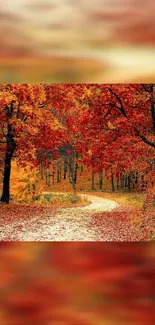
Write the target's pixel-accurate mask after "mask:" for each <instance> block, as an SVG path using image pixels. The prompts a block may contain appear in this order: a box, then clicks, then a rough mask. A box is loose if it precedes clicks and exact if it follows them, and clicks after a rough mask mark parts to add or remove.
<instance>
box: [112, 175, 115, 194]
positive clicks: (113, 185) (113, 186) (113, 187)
mask: <svg viewBox="0 0 155 325" xmlns="http://www.w3.org/2000/svg"><path fill="white" fill-rule="evenodd" d="M111 186H112V192H115V184H114V176H113V175H112V178H111Z"/></svg>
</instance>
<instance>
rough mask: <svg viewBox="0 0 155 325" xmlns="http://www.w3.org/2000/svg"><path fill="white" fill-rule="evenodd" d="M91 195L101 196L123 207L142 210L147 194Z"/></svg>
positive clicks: (100, 193)
mask: <svg viewBox="0 0 155 325" xmlns="http://www.w3.org/2000/svg"><path fill="white" fill-rule="evenodd" d="M90 194H92V195H96V196H100V197H103V198H106V199H109V200H114V201H116V202H117V203H119V204H121V205H122V206H128V207H133V208H142V207H143V204H144V201H145V198H146V194H145V193H137V192H136V193H105V192H91V193H90Z"/></svg>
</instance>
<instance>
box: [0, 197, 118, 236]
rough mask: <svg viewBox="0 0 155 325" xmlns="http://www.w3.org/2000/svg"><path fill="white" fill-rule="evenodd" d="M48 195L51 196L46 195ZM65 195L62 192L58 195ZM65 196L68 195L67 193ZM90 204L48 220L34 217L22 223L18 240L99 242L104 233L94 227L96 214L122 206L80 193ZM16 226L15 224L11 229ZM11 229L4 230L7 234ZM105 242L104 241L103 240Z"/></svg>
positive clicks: (62, 212)
mask: <svg viewBox="0 0 155 325" xmlns="http://www.w3.org/2000/svg"><path fill="white" fill-rule="evenodd" d="M44 194H47V192H45V193H44ZM57 194H61V193H57ZM63 194H64V193H63ZM80 195H81V196H82V197H85V198H86V199H87V200H88V201H89V202H91V203H90V204H89V205H88V206H85V207H75V208H61V209H58V210H57V211H56V213H54V214H53V215H51V216H50V218H46V220H44V219H43V220H38V219H37V218H32V219H30V220H28V221H27V222H25V223H22V222H21V226H22V229H20V224H18V229H19V230H18V231H16V240H19V241H99V240H101V239H100V232H99V231H98V230H97V229H96V227H92V226H90V223H91V221H92V214H93V213H97V212H98V213H101V212H107V211H112V210H113V209H115V208H117V207H118V204H117V203H116V202H114V201H111V200H108V199H104V198H100V197H97V196H92V195H84V194H80ZM9 227H10V225H8V228H9ZM12 227H13V225H11V228H12ZM6 232H7V229H5V231H4V229H3V233H4V234H6ZM102 240H103V239H102Z"/></svg>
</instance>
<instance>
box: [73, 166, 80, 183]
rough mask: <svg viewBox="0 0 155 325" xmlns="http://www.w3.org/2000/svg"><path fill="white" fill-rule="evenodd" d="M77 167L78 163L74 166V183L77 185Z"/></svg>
mask: <svg viewBox="0 0 155 325" xmlns="http://www.w3.org/2000/svg"><path fill="white" fill-rule="evenodd" d="M78 168H79V165H78V162H76V164H75V171H74V183H75V184H76V183H77V171H78Z"/></svg>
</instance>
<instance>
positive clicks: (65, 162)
mask: <svg viewBox="0 0 155 325" xmlns="http://www.w3.org/2000/svg"><path fill="white" fill-rule="evenodd" d="M66 175H67V158H66V157H65V158H64V179H66Z"/></svg>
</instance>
